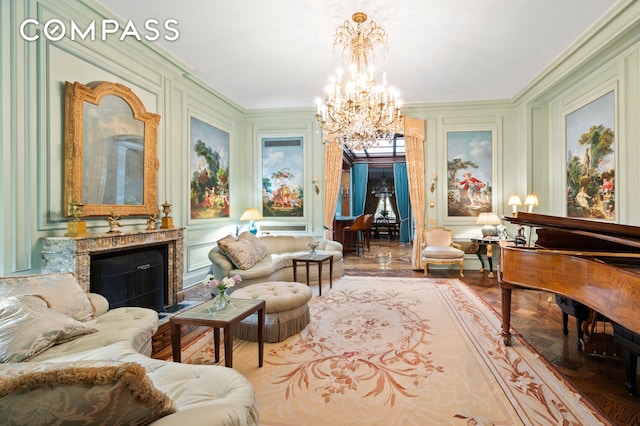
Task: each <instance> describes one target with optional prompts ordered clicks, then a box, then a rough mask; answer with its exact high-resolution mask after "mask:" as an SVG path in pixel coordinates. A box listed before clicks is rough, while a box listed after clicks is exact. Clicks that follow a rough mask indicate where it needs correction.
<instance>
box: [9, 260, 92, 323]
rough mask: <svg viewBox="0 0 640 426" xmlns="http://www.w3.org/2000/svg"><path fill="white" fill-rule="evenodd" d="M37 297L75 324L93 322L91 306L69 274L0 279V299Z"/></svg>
mask: <svg viewBox="0 0 640 426" xmlns="http://www.w3.org/2000/svg"><path fill="white" fill-rule="evenodd" d="M22 294H39V295H41V296H42V297H44V298H45V299H46V301H47V302H48V303H49V306H50V307H51V309H53V310H55V311H58V312H60V313H61V314H64V315H66V316H68V317H71V318H73V319H76V320H78V321H88V320H90V319H93V318H94V317H95V316H94V312H93V306H92V305H91V302H90V301H89V298H88V297H87V294H86V293H85V292H84V290H82V287H80V284H78V281H77V280H76V277H75V275H74V274H73V273H71V272H63V273H57V274H42V275H24V276H15V277H0V299H5V298H7V297H10V296H19V295H22Z"/></svg>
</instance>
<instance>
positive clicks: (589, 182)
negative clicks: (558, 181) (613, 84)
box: [565, 90, 616, 221]
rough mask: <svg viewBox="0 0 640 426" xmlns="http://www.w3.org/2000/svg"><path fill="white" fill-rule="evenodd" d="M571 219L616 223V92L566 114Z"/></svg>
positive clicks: (568, 194) (568, 189) (568, 213)
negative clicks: (600, 220) (614, 221)
mask: <svg viewBox="0 0 640 426" xmlns="http://www.w3.org/2000/svg"><path fill="white" fill-rule="evenodd" d="M565 138H566V146H567V185H566V186H567V196H566V197H567V198H566V200H567V216H568V217H578V218H589V219H602V220H611V221H613V220H615V218H616V197H615V194H616V192H615V177H616V174H615V155H614V154H615V152H614V149H615V91H614V90H611V91H609V92H607V93H605V94H604V95H602V96H599V97H598V98H596V99H594V100H592V101H590V102H589V103H587V104H585V105H584V106H582V107H580V108H578V109H576V110H574V111H572V112H570V113H568V114H566V116H565Z"/></svg>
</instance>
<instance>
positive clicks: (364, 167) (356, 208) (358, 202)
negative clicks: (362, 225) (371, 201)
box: [351, 163, 369, 216]
mask: <svg viewBox="0 0 640 426" xmlns="http://www.w3.org/2000/svg"><path fill="white" fill-rule="evenodd" d="M368 180H369V165H368V164H365V163H358V164H354V165H353V167H352V168H351V215H352V216H360V215H361V214H363V213H364V202H365V200H366V199H367V181H368Z"/></svg>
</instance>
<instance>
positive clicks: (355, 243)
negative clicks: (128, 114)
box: [344, 214, 365, 256]
mask: <svg viewBox="0 0 640 426" xmlns="http://www.w3.org/2000/svg"><path fill="white" fill-rule="evenodd" d="M364 220H365V215H363V214H361V215H360V216H358V217H357V218H356V220H354V221H353V224H351V226H347V227H345V228H344V249H345V251H349V250H352V249H353V250H354V251H355V252H356V256H360V249H362V254H364V239H363V235H362V232H363V230H364Z"/></svg>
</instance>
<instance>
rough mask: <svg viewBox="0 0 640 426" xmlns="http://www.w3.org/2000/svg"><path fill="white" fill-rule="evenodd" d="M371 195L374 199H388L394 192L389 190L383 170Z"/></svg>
mask: <svg viewBox="0 0 640 426" xmlns="http://www.w3.org/2000/svg"><path fill="white" fill-rule="evenodd" d="M371 193H372V194H373V195H374V196H375V197H376V198H389V197H391V196H392V195H393V193H394V191H393V190H392V189H391V187H390V185H389V181H388V180H387V177H386V176H385V175H384V170H383V171H382V176H380V180H379V181H378V182H376V184H375V186H374V187H373V190H372V191H371ZM385 201H386V200H385Z"/></svg>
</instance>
